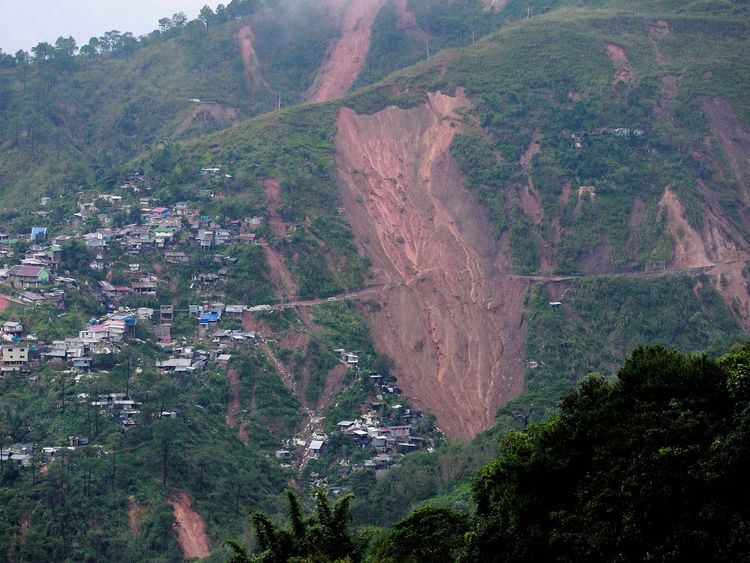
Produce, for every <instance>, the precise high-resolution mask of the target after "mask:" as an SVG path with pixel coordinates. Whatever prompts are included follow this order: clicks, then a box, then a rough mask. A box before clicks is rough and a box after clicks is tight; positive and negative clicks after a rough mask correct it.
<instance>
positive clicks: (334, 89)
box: [304, 0, 385, 103]
mask: <svg viewBox="0 0 750 563" xmlns="http://www.w3.org/2000/svg"><path fill="white" fill-rule="evenodd" d="M384 1H385V0H328V4H329V7H330V9H331V10H332V11H337V12H339V13H343V22H342V24H341V35H340V37H339V38H338V39H337V40H336V41H334V42H333V43H332V44H331V45H329V48H328V52H327V53H326V56H325V59H324V60H323V63H322V64H321V66H320V68H319V69H318V74H317V75H316V76H315V80H314V81H313V83H312V85H311V86H310V88H309V89H308V90H307V92H305V95H304V100H305V101H308V102H313V103H317V102H325V101H328V100H332V99H333V98H338V97H339V96H343V95H344V94H346V93H347V92H348V91H349V88H351V87H352V84H354V81H355V80H356V78H357V75H358V74H359V71H360V69H361V68H362V66H363V65H364V64H365V59H366V58H367V52H368V51H369V50H370V35H371V33H372V24H373V22H374V21H375V17H376V16H377V15H378V12H379V11H380V8H381V7H382V6H383V3H384Z"/></svg>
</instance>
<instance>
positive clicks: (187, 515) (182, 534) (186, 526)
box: [169, 490, 211, 559]
mask: <svg viewBox="0 0 750 563" xmlns="http://www.w3.org/2000/svg"><path fill="white" fill-rule="evenodd" d="M169 502H170V504H171V505H172V508H173V509H174V518H175V529H176V531H177V543H179V544H180V549H181V550H182V555H183V556H185V558H186V559H190V558H196V559H202V558H203V557H208V556H209V554H210V553H211V549H210V548H209V547H208V536H206V524H205V523H204V522H203V518H202V517H201V515H200V514H198V513H197V512H196V511H195V510H193V506H192V502H191V500H190V495H188V494H187V493H186V492H185V491H180V490H176V491H175V492H174V498H173V499H172V500H170V501H169Z"/></svg>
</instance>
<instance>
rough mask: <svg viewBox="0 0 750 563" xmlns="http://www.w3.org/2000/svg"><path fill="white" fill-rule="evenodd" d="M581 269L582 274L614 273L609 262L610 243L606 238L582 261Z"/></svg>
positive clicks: (580, 263)
mask: <svg viewBox="0 0 750 563" xmlns="http://www.w3.org/2000/svg"><path fill="white" fill-rule="evenodd" d="M579 267H580V269H581V271H582V272H584V273H586V274H593V275H597V274H606V273H609V272H611V271H612V265H611V264H610V262H609V241H608V240H607V238H606V237H605V238H604V240H602V242H601V243H599V244H597V245H596V246H595V247H594V249H593V250H592V251H591V252H589V253H588V254H587V255H586V256H584V257H583V258H582V259H581V260H580V262H579Z"/></svg>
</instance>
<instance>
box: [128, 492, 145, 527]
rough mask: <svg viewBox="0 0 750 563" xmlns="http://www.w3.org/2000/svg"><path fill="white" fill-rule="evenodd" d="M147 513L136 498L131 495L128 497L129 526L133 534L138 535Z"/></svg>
mask: <svg viewBox="0 0 750 563" xmlns="http://www.w3.org/2000/svg"><path fill="white" fill-rule="evenodd" d="M145 512H146V507H145V506H139V505H138V501H137V500H136V498H135V496H133V495H130V496H129V497H128V526H129V527H130V531H131V532H132V533H133V534H138V530H139V529H140V527H141V521H143V516H144V514H145Z"/></svg>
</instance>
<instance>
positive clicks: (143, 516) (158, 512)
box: [0, 344, 296, 561]
mask: <svg viewBox="0 0 750 563" xmlns="http://www.w3.org/2000/svg"><path fill="white" fill-rule="evenodd" d="M154 357H155V351H154V350H153V349H151V348H148V347H145V346H139V345H136V344H134V345H132V346H131V347H130V348H129V349H128V351H127V352H124V353H122V354H121V355H119V356H118V357H116V358H114V362H112V366H113V367H111V368H110V371H109V372H98V373H93V374H92V375H91V377H86V376H84V377H82V378H80V380H79V382H77V383H76V382H74V380H73V378H72V377H71V376H70V375H68V374H65V373H64V372H54V371H52V370H51V369H47V368H40V369H38V370H36V371H35V377H34V378H31V379H20V378H16V377H9V378H3V379H1V380H0V387H1V389H0V391H1V396H2V400H1V401H0V426H1V427H2V428H3V436H4V440H3V444H2V445H3V447H4V448H5V447H7V446H8V445H9V444H11V443H14V442H25V443H31V444H35V445H36V447H37V448H38V451H39V454H38V457H37V458H35V459H34V463H35V464H36V468H30V469H20V470H19V469H16V466H15V464H13V463H9V462H5V463H3V464H2V467H1V468H0V479H1V480H2V482H3V495H4V499H5V500H6V502H5V503H3V507H2V510H0V519H2V521H4V522H6V523H7V524H8V525H7V526H4V527H3V534H2V536H1V537H0V553H2V554H3V555H2V557H3V558H5V559H9V560H12V559H20V560H36V561H40V560H46V561H53V560H63V559H66V558H73V559H87V560H92V561H100V560H102V561H103V560H122V559H124V558H125V559H130V560H146V559H160V558H167V559H179V558H180V551H179V548H178V546H177V544H176V542H175V536H174V532H173V529H172V524H173V522H174V520H173V515H172V507H171V506H170V505H169V504H168V502H167V501H168V500H169V499H171V498H174V496H173V495H175V494H176V491H178V490H186V491H190V496H191V497H192V499H193V507H194V508H196V509H198V510H199V511H200V513H201V514H202V515H203V517H204V519H205V521H206V528H207V532H208V533H209V538H211V540H212V541H213V542H216V541H218V539H220V538H222V537H225V536H226V535H227V534H239V533H242V532H243V528H242V523H241V522H240V521H239V520H238V519H237V513H236V512H235V510H236V507H237V506H238V505H239V506H242V505H244V504H246V503H251V504H253V505H257V506H262V507H264V508H265V509H267V510H271V511H274V512H275V510H276V505H275V500H274V498H273V496H272V495H273V494H274V493H275V491H277V490H279V489H280V488H281V487H282V486H283V483H284V480H285V478H284V474H283V472H282V471H280V470H279V467H278V465H277V464H275V463H273V462H271V461H269V460H268V458H267V457H266V456H264V455H262V453H261V452H262V451H263V450H262V447H263V446H262V445H261V444H259V443H254V444H252V445H251V446H243V445H242V444H241V443H240V442H239V440H238V439H237V437H236V436H235V435H234V430H232V429H229V428H227V427H226V425H225V423H224V415H225V411H226V406H225V404H226V400H227V399H226V397H227V395H228V392H227V386H226V381H225V376H224V374H223V373H221V372H218V371H215V370H213V369H209V370H208V371H206V372H202V373H199V374H195V375H188V374H176V375H171V376H170V375H159V374H157V373H155V371H154V368H153V367H152V366H153V361H154ZM129 365H132V371H130V369H129ZM137 368H138V369H137ZM241 369H243V371H242V377H243V378H244V379H250V380H251V382H252V380H253V378H254V380H255V381H257V380H259V379H260V378H262V377H263V376H262V375H260V374H259V373H258V372H257V370H256V372H255V374H253V373H250V370H249V369H247V370H245V369H244V368H241ZM129 371H130V380H129V382H128V372H129ZM266 377H267V376H266ZM269 383H271V382H269V381H268V380H267V381H266V382H265V385H264V387H263V389H264V391H263V392H258V393H257V403H258V412H257V413H256V412H254V413H253V415H252V416H253V418H252V419H251V422H252V420H255V417H258V420H267V419H264V418H263V417H264V416H265V417H272V418H273V420H278V421H284V420H285V419H284V415H283V409H284V408H287V409H289V410H288V411H287V412H289V413H290V414H289V415H288V416H290V417H291V419H292V420H294V419H295V415H296V406H295V405H294V404H292V405H291V406H290V407H287V406H286V405H288V399H284V397H283V393H282V394H281V395H280V396H278V398H274V397H273V391H272V389H273V387H272V386H270V387H269ZM128 386H129V388H130V394H131V397H133V398H134V400H136V401H138V402H139V403H141V406H140V408H139V410H140V414H139V415H138V418H139V421H140V424H138V425H135V426H132V427H128V428H124V427H123V426H122V424H120V423H119V421H118V420H117V419H116V418H114V419H113V418H110V417H107V416H105V415H103V414H100V412H99V410H98V409H94V408H92V407H91V406H90V401H91V400H92V399H93V398H95V397H96V396H97V395H98V394H101V393H110V392H124V391H125V389H126V387H128ZM172 410H174V411H177V412H178V416H177V417H176V418H167V417H164V418H162V417H160V416H158V413H160V412H162V411H172ZM260 425H261V424H260V422H259V423H258V426H260ZM248 430H249V432H250V433H251V434H252V436H253V438H254V439H257V440H258V441H260V440H261V439H262V438H263V436H265V435H266V434H267V433H268V432H269V430H267V429H264V430H263V431H260V430H259V431H257V432H256V431H255V426H254V425H253V424H252V423H251V425H249V428H248ZM70 436H86V437H88V438H89V440H90V445H88V446H84V447H81V448H78V449H76V450H75V451H65V450H63V451H59V452H58V453H57V454H56V456H55V459H53V460H52V461H51V462H49V463H48V464H47V469H46V470H45V471H46V472H45V473H40V471H39V467H40V464H41V461H42V460H41V448H42V447H46V446H67V445H68V440H69V437H70ZM9 437H10V438H9ZM275 444H276V442H268V445H269V446H271V447H273V446H275ZM134 507H135V508H137V513H136V518H137V526H138V529H139V533H138V534H134V533H133V531H132V530H131V528H130V527H129V526H133V522H132V521H131V522H130V524H129V520H128V510H129V509H134ZM24 522H26V524H24ZM23 526H25V529H24V530H22V527H23ZM21 536H23V537H24V538H25V541H19V538H20V537H21Z"/></svg>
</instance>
